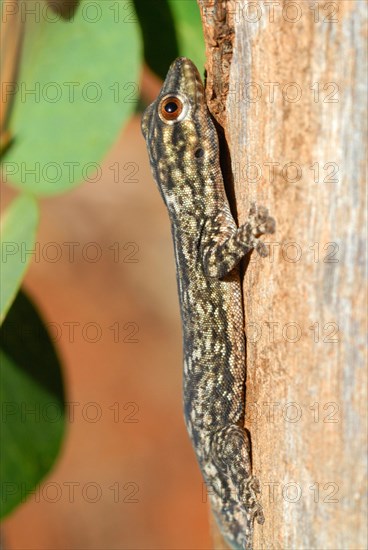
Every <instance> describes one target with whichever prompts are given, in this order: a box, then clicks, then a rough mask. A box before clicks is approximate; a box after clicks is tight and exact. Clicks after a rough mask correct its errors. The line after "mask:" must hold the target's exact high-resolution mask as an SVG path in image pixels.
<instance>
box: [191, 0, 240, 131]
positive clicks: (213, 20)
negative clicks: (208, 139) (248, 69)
mask: <svg viewBox="0 0 368 550" xmlns="http://www.w3.org/2000/svg"><path fill="white" fill-rule="evenodd" d="M235 1H236V0H197V2H198V5H199V9H200V12H201V18H202V25H203V34H204V40H205V45H206V60H207V61H206V64H205V69H206V99H207V105H208V107H209V109H210V111H211V114H212V116H213V117H214V118H215V119H216V121H217V122H218V123H219V124H220V125H221V126H222V127H224V126H225V118H226V113H225V108H226V99H227V94H228V91H229V80H230V65H231V60H232V57H233V43H234V16H233V14H234V13H235V6H234V4H235Z"/></svg>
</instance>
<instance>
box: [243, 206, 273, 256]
mask: <svg viewBox="0 0 368 550" xmlns="http://www.w3.org/2000/svg"><path fill="white" fill-rule="evenodd" d="M275 227H276V223H275V220H274V219H273V218H271V216H269V214H268V210H267V208H265V207H264V206H256V204H255V203H253V204H252V206H251V208H250V210H249V217H248V222H246V223H245V224H244V225H243V226H242V229H243V231H244V240H245V241H246V242H249V243H250V244H251V247H252V248H254V249H255V250H257V252H258V254H259V255H260V256H262V257H263V258H264V257H266V256H268V250H267V247H266V245H265V244H264V243H263V242H262V241H260V240H259V238H258V237H260V236H261V235H265V234H267V233H268V234H272V233H274V232H275Z"/></svg>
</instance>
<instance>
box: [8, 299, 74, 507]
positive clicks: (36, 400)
mask: <svg viewBox="0 0 368 550" xmlns="http://www.w3.org/2000/svg"><path fill="white" fill-rule="evenodd" d="M0 360H1V374H0V382H1V383H0V396H1V430H0V444H1V449H2V457H1V462H0V482H1V483H0V486H1V496H0V502H1V517H3V516H5V515H7V514H9V513H10V512H11V510H13V509H14V508H15V507H16V506H17V505H18V504H20V503H21V502H24V500H25V499H26V496H27V494H28V493H29V492H30V491H31V490H34V488H35V487H36V485H37V484H38V483H39V482H40V481H41V479H42V478H43V477H44V476H45V475H46V474H47V472H49V470H50V468H51V467H52V465H53V464H54V462H55V458H56V457H57V455H58V452H59V449H60V445H61V442H62V439H63V435H64V420H65V407H64V390H63V382H62V377H61V371H60V366H59V361H58V358H57V355H56V353H55V350H54V347H53V345H52V343H51V340H50V338H49V336H48V334H47V332H46V329H45V327H44V325H43V324H42V321H41V319H40V317H39V316H38V313H37V312H36V310H35V309H34V307H33V305H32V303H31V302H30V301H29V299H28V298H27V297H26V296H25V295H24V294H23V293H21V292H20V293H19V294H18V296H17V298H16V299H15V301H14V303H13V305H12V307H11V309H10V311H9V314H8V316H7V318H6V320H5V322H4V324H3V326H2V327H1V350H0Z"/></svg>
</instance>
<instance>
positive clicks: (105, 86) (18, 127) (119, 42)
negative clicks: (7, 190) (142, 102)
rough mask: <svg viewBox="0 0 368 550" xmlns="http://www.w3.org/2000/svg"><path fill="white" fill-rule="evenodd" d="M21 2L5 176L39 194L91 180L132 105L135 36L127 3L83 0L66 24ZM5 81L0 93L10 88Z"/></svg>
mask: <svg viewBox="0 0 368 550" xmlns="http://www.w3.org/2000/svg"><path fill="white" fill-rule="evenodd" d="M25 4H26V5H25ZM21 7H22V8H24V13H25V15H24V17H25V19H26V35H25V40H24V47H23V57H22V64H21V68H20V74H19V79H18V83H17V93H16V96H15V103H14V108H13V111H12V116H11V120H10V129H11V132H12V135H13V136H14V143H13V145H12V147H11V148H10V149H9V150H8V152H7V154H6V156H5V158H4V163H3V175H4V177H5V180H6V181H7V182H9V183H13V184H14V185H16V186H17V187H20V188H22V189H30V190H31V191H32V193H37V194H41V195H49V194H54V193H60V192H63V191H65V190H67V189H69V188H72V187H73V186H75V185H76V184H77V183H78V182H80V181H83V180H85V179H87V181H91V182H92V181H99V178H100V177H101V169H100V166H99V164H98V163H99V162H100V161H101V159H102V157H103V155H104V154H105V153H106V151H107V150H108V148H109V147H110V146H111V145H112V144H113V142H114V140H115V139H116V136H117V134H118V132H119V130H120V129H121V127H122V125H123V124H124V123H125V122H126V121H127V120H128V117H129V116H130V115H131V114H132V113H133V111H134V110H135V108H136V104H137V97H138V77H139V70H140V39H139V31H138V25H137V21H136V15H135V13H134V7H133V4H132V3H131V2H129V1H128V0H119V1H118V2H117V1H116V0H103V1H101V2H90V1H88V0H83V1H81V2H80V5H79V6H78V9H77V11H76V13H75V14H74V15H73V17H72V19H71V20H70V21H65V20H63V19H62V17H61V16H60V15H58V14H55V13H54V12H53V11H52V10H51V8H50V7H47V5H46V3H44V2H39V0H36V1H35V0H28V1H27V2H26V3H24V2H21ZM26 8H27V9H26ZM32 9H33V10H35V14H36V15H35V14H32V13H31V11H32ZM5 84H6V83H5ZM7 86H8V87H7V88H6V90H5V92H4V93H5V95H6V94H7V93H8V94H11V93H12V89H11V87H10V84H9V83H8V84H7Z"/></svg>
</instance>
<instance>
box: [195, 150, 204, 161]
mask: <svg viewBox="0 0 368 550" xmlns="http://www.w3.org/2000/svg"><path fill="white" fill-rule="evenodd" d="M203 155H204V150H203V149H202V148H201V147H199V148H198V149H196V150H195V151H194V156H195V158H196V159H200V158H202V157H203Z"/></svg>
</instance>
